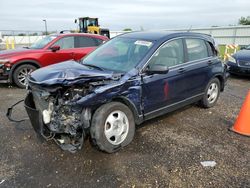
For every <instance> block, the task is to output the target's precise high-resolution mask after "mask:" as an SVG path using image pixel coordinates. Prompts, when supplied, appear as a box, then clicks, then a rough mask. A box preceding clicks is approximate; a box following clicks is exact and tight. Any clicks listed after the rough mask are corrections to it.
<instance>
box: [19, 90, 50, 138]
mask: <svg viewBox="0 0 250 188" xmlns="http://www.w3.org/2000/svg"><path fill="white" fill-rule="evenodd" d="M24 107H25V109H26V112H27V114H28V116H29V119H30V122H31V125H32V127H33V128H34V130H35V132H36V133H37V134H38V135H39V136H42V137H43V138H45V139H46V140H49V139H51V138H52V136H53V134H52V133H51V132H50V131H49V130H48V128H46V126H45V125H44V123H43V119H42V114H41V112H40V111H39V110H37V109H36V107H35V103H34V99H33V95H32V93H28V95H27V96H26V98H25V100H24Z"/></svg>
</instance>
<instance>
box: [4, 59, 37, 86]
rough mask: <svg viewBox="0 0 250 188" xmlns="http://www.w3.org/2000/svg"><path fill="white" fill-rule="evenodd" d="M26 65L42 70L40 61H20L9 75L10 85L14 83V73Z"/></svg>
mask: <svg viewBox="0 0 250 188" xmlns="http://www.w3.org/2000/svg"><path fill="white" fill-rule="evenodd" d="M25 64H29V65H33V66H35V67H36V68H40V67H41V65H40V63H39V62H38V61H35V60H31V59H27V60H22V61H18V62H17V63H15V64H14V65H13V66H12V67H11V70H10V73H9V81H10V83H12V82H13V73H14V71H15V70H16V69H17V68H18V67H20V66H21V65H25Z"/></svg>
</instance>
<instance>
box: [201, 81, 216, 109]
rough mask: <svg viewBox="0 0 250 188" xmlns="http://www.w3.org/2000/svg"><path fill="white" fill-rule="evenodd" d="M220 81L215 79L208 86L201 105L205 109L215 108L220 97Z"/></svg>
mask: <svg viewBox="0 0 250 188" xmlns="http://www.w3.org/2000/svg"><path fill="white" fill-rule="evenodd" d="M220 87H221V86H220V81H219V80H218V78H213V79H212V80H211V81H210V82H209V83H208V85H207V87H206V90H205V93H204V96H203V98H202V100H201V101H200V102H201V105H202V106H203V107H204V108H210V107H213V106H214V105H215V104H216V102H217V100H218V98H219V96H220Z"/></svg>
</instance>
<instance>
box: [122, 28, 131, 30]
mask: <svg viewBox="0 0 250 188" xmlns="http://www.w3.org/2000/svg"><path fill="white" fill-rule="evenodd" d="M123 31H132V29H130V28H125V29H123Z"/></svg>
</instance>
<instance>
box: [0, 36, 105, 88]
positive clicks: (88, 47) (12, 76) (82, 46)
mask: <svg viewBox="0 0 250 188" xmlns="http://www.w3.org/2000/svg"><path fill="white" fill-rule="evenodd" d="M107 40H108V38H107V37H105V36H101V35H94V34H86V33H70V34H53V35H49V36H46V37H45V38H43V39H41V40H40V41H38V42H37V43H34V44H33V45H32V46H30V47H27V48H23V49H16V50H5V51H0V80H9V81H10V82H11V83H12V82H13V83H15V84H16V85H17V86H19V87H21V88H25V86H26V77H27V75H28V74H29V73H31V72H32V71H34V70H35V69H38V68H40V67H45V66H47V65H51V64H55V63H59V62H62V61H67V60H70V59H73V60H75V61H78V60H80V59H81V58H82V57H84V56H85V55H87V54H88V53H90V52H91V51H93V50H94V49H95V48H96V47H97V46H99V45H101V44H102V43H104V42H105V41H107Z"/></svg>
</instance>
